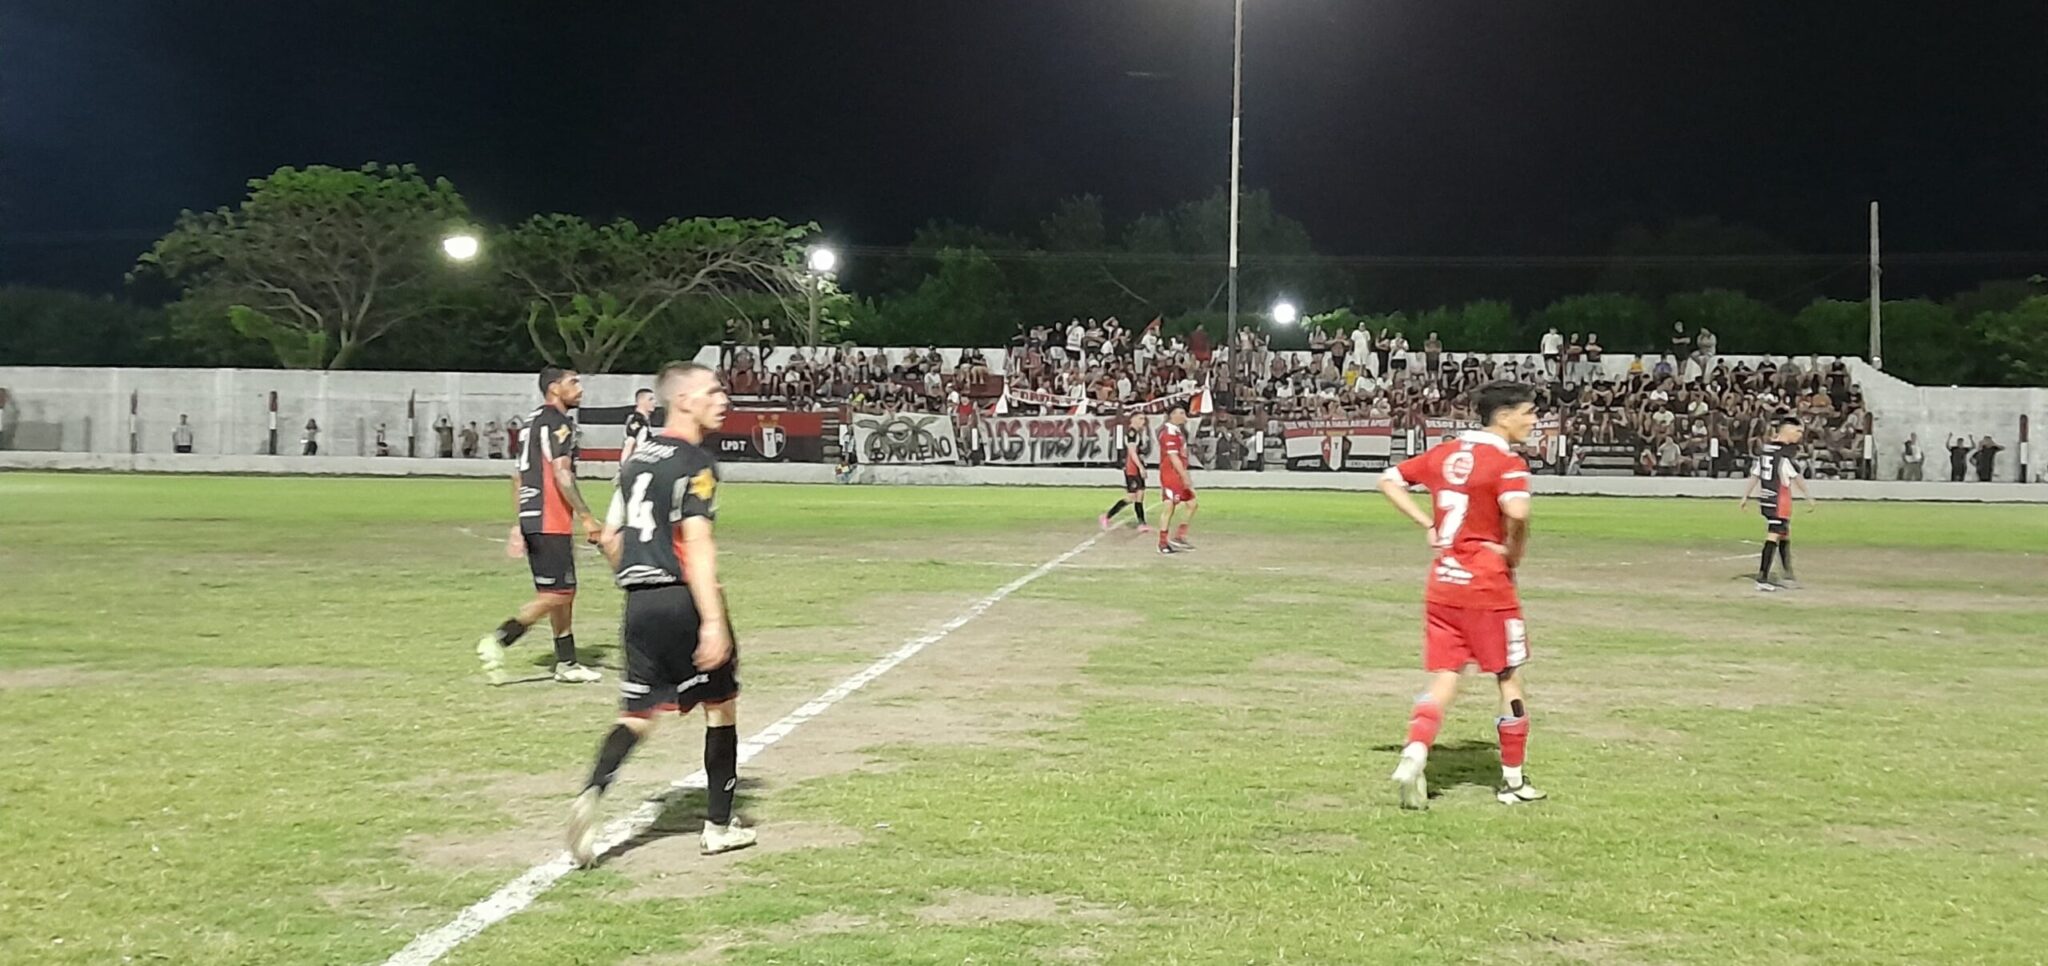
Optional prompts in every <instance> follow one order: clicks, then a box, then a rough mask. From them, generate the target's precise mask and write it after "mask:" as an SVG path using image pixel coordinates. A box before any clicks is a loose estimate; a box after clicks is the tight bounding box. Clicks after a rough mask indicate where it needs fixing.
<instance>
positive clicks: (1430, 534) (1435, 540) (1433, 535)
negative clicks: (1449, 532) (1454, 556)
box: [1423, 527, 1450, 550]
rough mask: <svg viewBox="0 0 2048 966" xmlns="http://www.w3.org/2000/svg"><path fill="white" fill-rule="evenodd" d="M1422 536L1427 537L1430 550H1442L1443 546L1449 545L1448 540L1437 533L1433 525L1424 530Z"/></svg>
mask: <svg viewBox="0 0 2048 966" xmlns="http://www.w3.org/2000/svg"><path fill="white" fill-rule="evenodd" d="M1423 536H1425V537H1427V538H1428V539H1429V549H1431V550H1442V549H1444V548H1445V547H1448V546H1450V544H1449V543H1448V542H1446V541H1445V540H1444V539H1443V538H1441V537H1439V536H1438V535H1437V532H1436V528H1435V527H1430V528H1429V529H1427V530H1424V531H1423Z"/></svg>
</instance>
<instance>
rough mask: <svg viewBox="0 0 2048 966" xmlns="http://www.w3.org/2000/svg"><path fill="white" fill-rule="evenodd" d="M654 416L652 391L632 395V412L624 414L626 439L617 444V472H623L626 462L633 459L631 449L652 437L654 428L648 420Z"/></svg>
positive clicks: (637, 392) (646, 390) (639, 391)
mask: <svg viewBox="0 0 2048 966" xmlns="http://www.w3.org/2000/svg"><path fill="white" fill-rule="evenodd" d="M653 415H654V390H652V389H641V390H638V391H636V392H634V393H633V411H632V412H630V413H627V414H626V438H625V440H624V441H623V442H621V443H620V444H619V470H620V472H622V473H623V472H624V471H625V468H626V461H627V460H629V459H632V458H633V447H635V446H638V445H640V444H641V443H644V442H647V438H648V437H650V436H653V435H654V426H653V425H652V424H650V423H649V422H648V419H649V418H650V417H652V416H653Z"/></svg>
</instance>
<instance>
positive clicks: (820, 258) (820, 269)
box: [804, 245, 839, 348]
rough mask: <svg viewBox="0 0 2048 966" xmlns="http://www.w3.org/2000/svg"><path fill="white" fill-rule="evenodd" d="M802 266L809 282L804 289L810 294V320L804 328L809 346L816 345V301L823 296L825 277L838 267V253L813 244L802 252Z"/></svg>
mask: <svg viewBox="0 0 2048 966" xmlns="http://www.w3.org/2000/svg"><path fill="white" fill-rule="evenodd" d="M804 267H805V268H807V269H809V275H810V278H809V279H808V282H809V284H807V285H805V286H804V291H805V293H806V294H808V295H809V296H810V302H811V321H810V327H809V328H808V329H807V330H806V333H805V334H806V339H807V342H808V344H809V345H810V346H811V348H817V345H818V301H819V300H820V299H822V298H823V297H824V294H825V293H824V288H825V279H826V278H828V277H829V276H831V274H832V273H833V272H834V271H835V270H837V269H838V268H839V253H838V252H836V251H833V250H832V249H830V248H827V247H826V246H824V245H813V246H811V250H810V251H808V252H806V253H805V254H804Z"/></svg>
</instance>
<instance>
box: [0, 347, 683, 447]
mask: <svg viewBox="0 0 2048 966" xmlns="http://www.w3.org/2000/svg"><path fill="white" fill-rule="evenodd" d="M537 378H538V376H537V374H528V373H478V372H448V373H442V372H360V371H349V372H321V371H307V370H289V369H86V368H60V367H26V366H15V367H9V366H0V388H5V389H7V390H8V395H9V397H10V401H9V403H8V406H7V413H6V420H7V422H6V429H5V432H6V441H7V446H8V448H11V449H16V450H58V451H65V452H90V453H127V452H128V446H129V441H128V433H129V424H130V420H129V415H128V398H129V393H131V392H133V393H135V394H136V395H137V414H136V416H135V419H134V424H135V427H136V432H137V433H138V434H139V439H138V443H139V445H138V447H137V448H138V451H139V452H143V453H170V452H171V430H172V429H173V428H174V427H176V426H177V424H178V415H179V414H180V413H184V414H187V415H189V416H190V417H191V422H192V431H193V452H194V453H195V454H215V455H223V454H257V453H262V452H263V447H264V442H265V440H266V438H267V437H268V432H269V429H268V427H269V422H268V419H269V413H268V409H269V395H270V393H271V392H273V391H275V392H276V393H277V394H278V414H277V424H278V452H279V453H281V454H282V453H293V454H296V453H297V452H299V445H298V443H299V438H300V437H301V436H302V435H303V429H304V427H305V425H306V420H307V419H308V418H311V419H314V420H316V421H318V422H319V424H320V452H321V454H322V455H332V456H368V455H371V454H373V453H374V451H375V439H376V430H377V424H378V423H380V422H381V423H384V424H385V427H386V429H387V431H388V432H387V436H386V438H387V439H388V440H389V442H390V444H391V449H392V452H394V453H397V454H399V455H401V456H402V455H403V454H404V453H405V451H406V450H405V436H406V423H405V410H406V400H407V398H408V397H409V396H410V395H411V394H414V393H417V394H418V400H419V401H418V408H417V412H418V428H417V432H418V436H419V441H420V443H419V451H420V452H421V453H423V454H429V455H431V454H432V453H433V452H434V437H433V424H434V420H436V419H437V418H439V417H440V416H441V415H443V414H446V415H447V416H448V418H449V419H451V420H453V421H454V423H455V426H456V429H457V431H458V433H459V432H460V430H461V428H462V427H463V426H464V425H465V424H467V423H469V422H471V421H474V422H475V423H476V424H477V426H478V428H479V430H481V429H482V427H483V426H484V424H485V423H487V422H490V421H492V420H496V421H497V422H498V423H499V424H500V425H501V426H502V425H503V423H504V422H505V420H506V419H507V418H508V417H512V416H518V417H520V418H521V419H524V418H525V417H526V415H527V414H528V413H530V412H532V411H533V409H534V407H535V406H538V405H539V404H540V402H539V401H540V390H539V387H538V386H537V385H536V380H537ZM650 380H651V376H646V375H616V374H614V375H603V376H585V377H584V387H585V388H584V402H585V403H586V404H587V405H596V406H623V405H629V404H631V403H632V401H633V391H634V390H635V389H638V388H640V387H642V386H646V385H648V384H649V382H650ZM485 451H486V452H488V449H487V448H486V449H485Z"/></svg>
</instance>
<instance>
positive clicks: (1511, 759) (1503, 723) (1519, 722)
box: [1496, 715, 1529, 768]
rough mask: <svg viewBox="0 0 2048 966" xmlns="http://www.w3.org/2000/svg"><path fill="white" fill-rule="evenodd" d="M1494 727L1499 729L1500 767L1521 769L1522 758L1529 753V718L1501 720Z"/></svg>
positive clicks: (1525, 716)
mask: <svg viewBox="0 0 2048 966" xmlns="http://www.w3.org/2000/svg"><path fill="white" fill-rule="evenodd" d="M1496 726H1497V727H1498V728H1499V729H1500V764H1501V767H1502V768H1520V767H1522V756H1523V755H1525V754H1527V753H1528V751H1529V716H1528V715H1523V716H1522V717H1519V718H1501V719H1499V720H1498V721H1497V722H1496Z"/></svg>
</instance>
